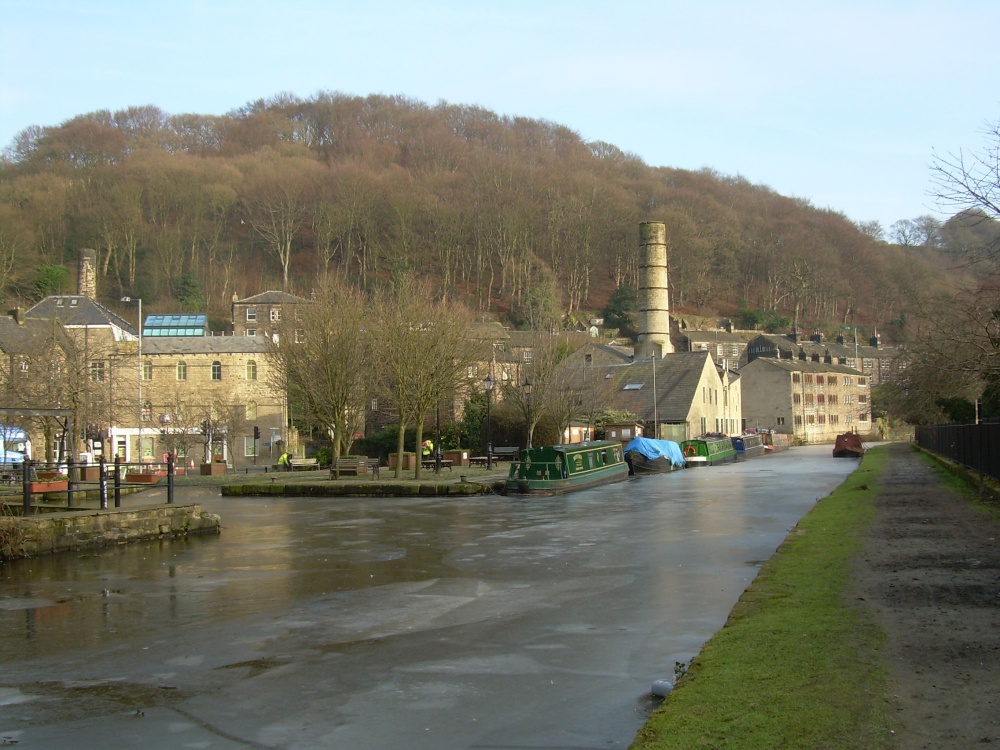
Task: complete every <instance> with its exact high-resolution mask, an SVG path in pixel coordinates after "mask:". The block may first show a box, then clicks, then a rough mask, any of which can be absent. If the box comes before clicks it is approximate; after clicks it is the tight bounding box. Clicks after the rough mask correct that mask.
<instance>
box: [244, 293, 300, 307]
mask: <svg viewBox="0 0 1000 750" xmlns="http://www.w3.org/2000/svg"><path fill="white" fill-rule="evenodd" d="M311 302H312V300H308V299H306V298H305V297H297V296H295V295H294V294H289V293H288V292H279V291H274V290H272V291H268V292H261V293H260V294H255V295H253V296H252V297H247V298H246V299H238V300H235V301H234V302H233V304H235V305H301V304H308V303H311Z"/></svg>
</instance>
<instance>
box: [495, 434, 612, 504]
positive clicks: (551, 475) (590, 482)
mask: <svg viewBox="0 0 1000 750" xmlns="http://www.w3.org/2000/svg"><path fill="white" fill-rule="evenodd" d="M626 478H628V466H627V465H626V463H625V457H624V454H623V453H622V444H621V443H620V442H619V441H617V440H591V441H588V442H585V443H571V444H567V445H544V446H537V447H534V448H526V449H525V450H523V451H522V452H521V460H520V461H517V462H515V463H512V464H511V466H510V473H509V474H508V476H507V482H506V484H505V486H504V493H505V494H508V495H558V494H561V493H563V492H573V491H575V490H583V489H587V488H589V487H597V486H599V485H602V484H610V483H611V482H619V481H621V480H623V479H626Z"/></svg>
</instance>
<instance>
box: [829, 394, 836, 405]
mask: <svg viewBox="0 0 1000 750" xmlns="http://www.w3.org/2000/svg"><path fill="white" fill-rule="evenodd" d="M837 399H838V396H837V394H836V393H831V394H830V395H829V396H827V399H826V400H827V402H828V403H831V404H835V403H837Z"/></svg>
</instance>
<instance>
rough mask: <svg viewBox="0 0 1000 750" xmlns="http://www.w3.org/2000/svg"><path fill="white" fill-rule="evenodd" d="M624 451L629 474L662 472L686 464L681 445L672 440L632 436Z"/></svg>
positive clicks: (679, 467)
mask: <svg viewBox="0 0 1000 750" xmlns="http://www.w3.org/2000/svg"><path fill="white" fill-rule="evenodd" d="M624 453H625V463H627V464H628V473H629V474H662V473H664V472H668V471H676V470H677V469H683V468H684V467H685V466H686V462H685V461H684V454H683V453H681V447H680V445H678V444H677V443H675V442H674V441H673V440H654V439H652V438H644V437H637V438H632V439H631V440H630V441H629V442H628V445H626V446H625V450H624Z"/></svg>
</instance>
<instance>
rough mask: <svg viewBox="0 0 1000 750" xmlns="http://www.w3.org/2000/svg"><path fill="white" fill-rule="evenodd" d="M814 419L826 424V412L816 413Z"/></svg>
mask: <svg viewBox="0 0 1000 750" xmlns="http://www.w3.org/2000/svg"><path fill="white" fill-rule="evenodd" d="M816 421H817V422H819V423H820V424H826V414H817V415H816Z"/></svg>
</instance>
